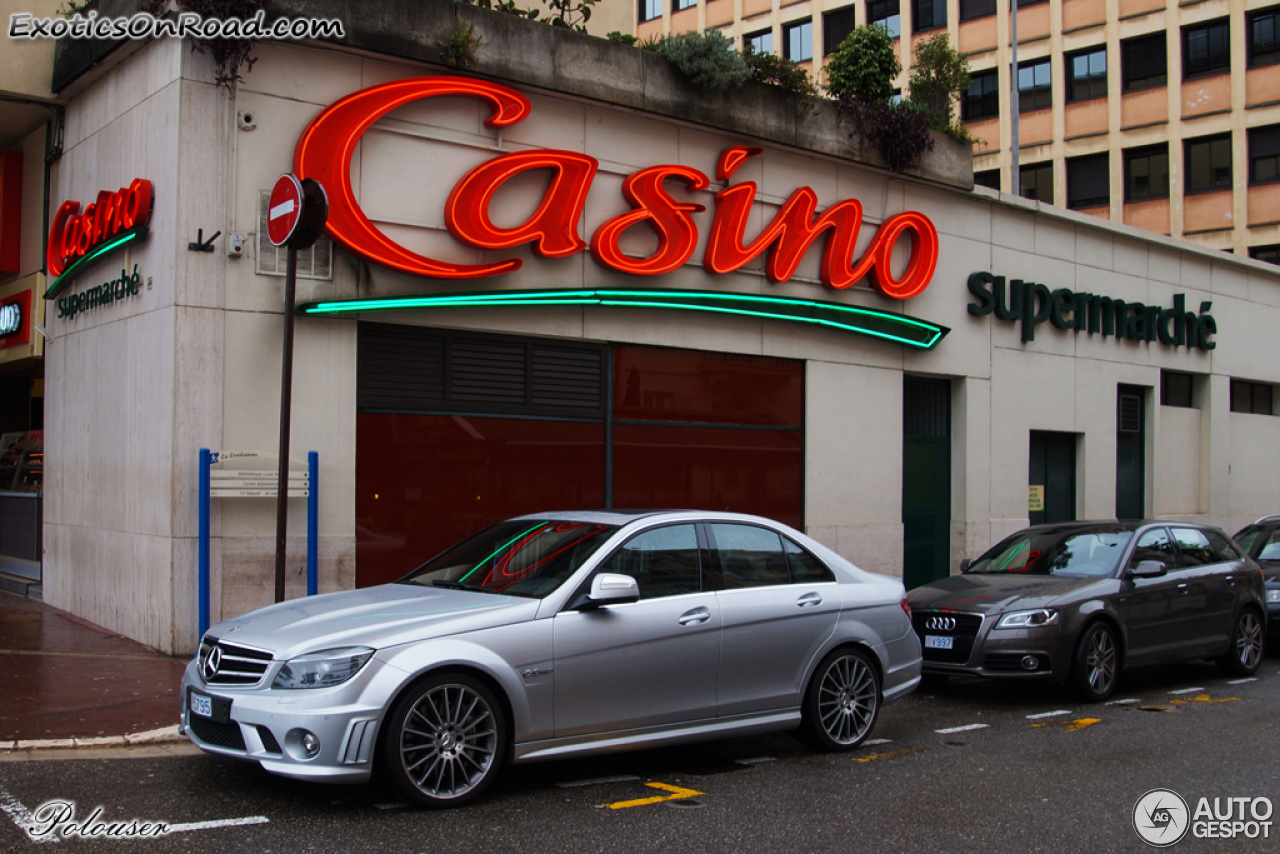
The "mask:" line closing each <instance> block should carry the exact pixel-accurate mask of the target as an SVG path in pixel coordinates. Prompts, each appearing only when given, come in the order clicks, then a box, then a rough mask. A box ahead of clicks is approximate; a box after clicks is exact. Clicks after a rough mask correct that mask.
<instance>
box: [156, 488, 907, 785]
mask: <svg viewBox="0 0 1280 854" xmlns="http://www.w3.org/2000/svg"><path fill="white" fill-rule="evenodd" d="M920 665H921V657H920V641H919V640H918V639H917V637H916V634H915V632H913V631H912V629H911V623H910V620H909V618H908V611H907V605H906V598H905V594H904V591H903V587H902V583H901V582H900V581H898V580H897V579H894V578H887V577H883V576H879V575H874V574H872V573H869V572H864V571H862V570H860V569H858V568H857V567H855V566H853V565H852V564H850V563H849V562H848V561H846V560H844V559H843V558H841V557H840V556H839V555H837V554H835V553H834V552H832V551H831V550H829V549H827V548H825V547H824V546H822V545H821V544H820V543H818V542H815V541H814V540H812V539H810V538H808V537H806V536H804V535H803V534H801V533H799V532H797V531H794V530H792V529H791V528H788V527H787V526H785V525H781V524H778V523H776V522H772V521H769V520H766V519H761V518H758V517H754V516H744V515H737V514H729V513H694V512H662V513H636V514H621V513H611V512H599V513H552V514H543V515H538V516H525V517H521V518H518V519H512V520H509V521H506V522H502V523H500V524H497V525H494V526H493V527H490V528H488V529H486V530H484V531H482V532H480V533H479V534H476V535H475V536H473V537H471V538H470V539H468V540H466V541H464V542H462V543H461V544H459V545H457V546H455V547H453V548H451V549H449V550H448V551H446V552H444V553H443V554H441V555H439V556H437V557H435V558H433V559H432V560H430V561H428V562H427V563H426V564H424V565H423V566H421V567H420V568H418V569H417V570H415V571H414V572H412V573H410V574H409V575H408V576H406V577H405V578H403V579H401V580H400V581H398V582H396V583H394V584H386V585H382V586H379V587H372V588H368V589H364V590H352V591H346V592H342V593H331V594H327V595H323V596H313V597H310V598H306V599H297V600H293V601H290V602H284V603H281V604H278V605H273V606H270V607H267V608H263V609H261V610H259V611H255V612H253V613H250V614H245V615H244V616H240V617H236V618H234V619H231V620H227V621H225V622H222V623H219V624H218V625H216V626H214V627H213V628H211V629H210V630H209V631H208V633H206V635H205V636H204V638H203V639H202V641H201V645H200V652H199V655H198V657H197V658H196V660H195V661H193V662H192V663H191V664H190V665H189V666H188V667H187V670H186V673H185V675H184V677H183V680H182V724H183V729H184V731H185V733H186V734H187V735H188V736H189V737H190V738H191V739H192V741H194V742H195V743H196V744H197V745H199V746H200V747H201V748H203V749H204V750H206V751H208V752H210V753H218V754H222V755H226V756H233V757H237V758H241V759H246V760H251V761H255V762H258V763H260V764H261V765H262V767H263V768H265V769H266V770H268V771H271V772H274V773H277V774H281V775H284V776H286V777H295V778H299V779H306V780H321V781H333V782H343V783H350V782H361V781H364V780H367V779H368V778H369V776H370V772H371V769H372V768H373V767H374V765H375V763H376V764H377V765H378V767H379V768H380V769H381V770H382V771H384V772H385V773H386V774H387V776H388V777H389V778H390V780H391V781H392V782H393V783H394V785H395V786H396V788H397V789H398V790H399V791H400V793H401V794H402V796H403V797H405V798H406V799H407V800H408V801H410V802H412V803H414V804H417V805H419V806H425V807H440V806H453V805H458V804H462V803H464V802H466V801H468V800H470V799H472V798H474V797H476V796H478V795H479V794H480V793H481V792H483V791H484V790H485V789H486V788H487V787H488V786H489V785H490V784H491V783H492V782H493V779H494V777H495V775H496V774H497V773H498V772H499V770H500V769H501V767H502V766H503V765H504V764H505V763H506V762H530V761H534V760H540V759H552V758H556V757H563V756H582V755H587V754H592V753H603V752H607V751H616V750H619V749H626V748H637V747H650V746H658V745H670V744H677V743H682V742H690V741H697V740H703V739H710V738H718V737H725V736H740V735H748V734H753V733H763V732H769V731H775V730H786V729H795V728H799V731H800V734H801V735H802V736H804V737H805V738H806V740H808V741H809V742H810V743H812V744H813V745H815V746H816V747H818V748H820V749H824V750H848V749H852V748H853V747H855V746H857V745H858V744H859V743H861V742H862V741H863V739H865V738H866V737H867V734H868V733H869V732H870V731H871V728H872V726H873V725H874V724H875V720H876V716H877V714H878V713H879V710H880V707H881V706H882V705H883V704H885V703H890V702H892V701H894V700H897V699H899V698H901V697H903V696H905V695H906V694H908V693H910V692H911V690H912V689H913V688H915V686H916V685H917V684H918V683H919V681H920Z"/></svg>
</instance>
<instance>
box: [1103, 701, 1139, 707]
mask: <svg viewBox="0 0 1280 854" xmlns="http://www.w3.org/2000/svg"><path fill="white" fill-rule="evenodd" d="M1141 702H1142V701H1141V700H1108V701H1107V702H1105V703H1103V704H1102V705H1104V706H1128V705H1131V704H1133V703H1141Z"/></svg>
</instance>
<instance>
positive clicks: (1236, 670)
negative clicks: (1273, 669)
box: [1217, 608, 1266, 676]
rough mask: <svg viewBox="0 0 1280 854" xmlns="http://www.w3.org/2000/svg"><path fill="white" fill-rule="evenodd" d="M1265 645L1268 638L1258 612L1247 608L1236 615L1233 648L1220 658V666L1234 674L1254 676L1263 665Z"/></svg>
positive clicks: (1232, 637) (1232, 639) (1232, 636)
mask: <svg viewBox="0 0 1280 854" xmlns="http://www.w3.org/2000/svg"><path fill="white" fill-rule="evenodd" d="M1265 647H1266V639H1265V636H1264V634H1263V626H1262V620H1261V619H1259V617H1258V612H1257V611H1255V610H1253V609H1252V608H1245V609H1244V610H1243V611H1241V612H1240V616H1239V617H1236V627H1235V631H1233V632H1232V633H1231V649H1230V650H1229V651H1228V652H1227V654H1226V655H1224V656H1222V658H1219V659H1218V662H1217V663H1218V666H1219V667H1221V668H1222V669H1223V670H1225V671H1227V672H1228V673H1230V674H1232V675H1233V676H1252V675H1253V674H1255V673H1257V672H1258V668H1259V667H1260V666H1262V656H1263V655H1264V654H1265V652H1266V648H1265Z"/></svg>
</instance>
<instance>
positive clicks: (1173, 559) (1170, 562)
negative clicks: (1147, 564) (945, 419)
mask: <svg viewBox="0 0 1280 854" xmlns="http://www.w3.org/2000/svg"><path fill="white" fill-rule="evenodd" d="M1144 560H1158V561H1160V562H1161V563H1163V564H1164V565H1165V566H1166V567H1167V568H1168V569H1177V568H1178V554H1177V552H1175V551H1174V550H1173V541H1172V540H1170V539H1169V534H1168V533H1167V532H1166V531H1165V529H1164V528H1153V529H1152V530H1150V531H1147V532H1146V533H1145V534H1143V535H1142V536H1141V537H1138V543H1137V545H1135V546H1134V547H1133V557H1131V558H1129V569H1136V568H1137V566H1138V564H1140V563H1142V562H1143V561H1144Z"/></svg>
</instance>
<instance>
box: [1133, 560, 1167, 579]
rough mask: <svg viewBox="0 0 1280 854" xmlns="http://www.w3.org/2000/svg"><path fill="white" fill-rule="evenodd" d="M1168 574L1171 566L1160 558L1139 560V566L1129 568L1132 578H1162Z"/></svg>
mask: <svg viewBox="0 0 1280 854" xmlns="http://www.w3.org/2000/svg"><path fill="white" fill-rule="evenodd" d="M1168 574H1169V568H1168V567H1167V566H1165V565H1164V562H1163V561H1158V560H1144V561H1139V562H1138V565H1137V566H1135V567H1132V568H1131V569H1130V570H1129V577H1130V578H1160V577H1161V576H1163V575H1168Z"/></svg>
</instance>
